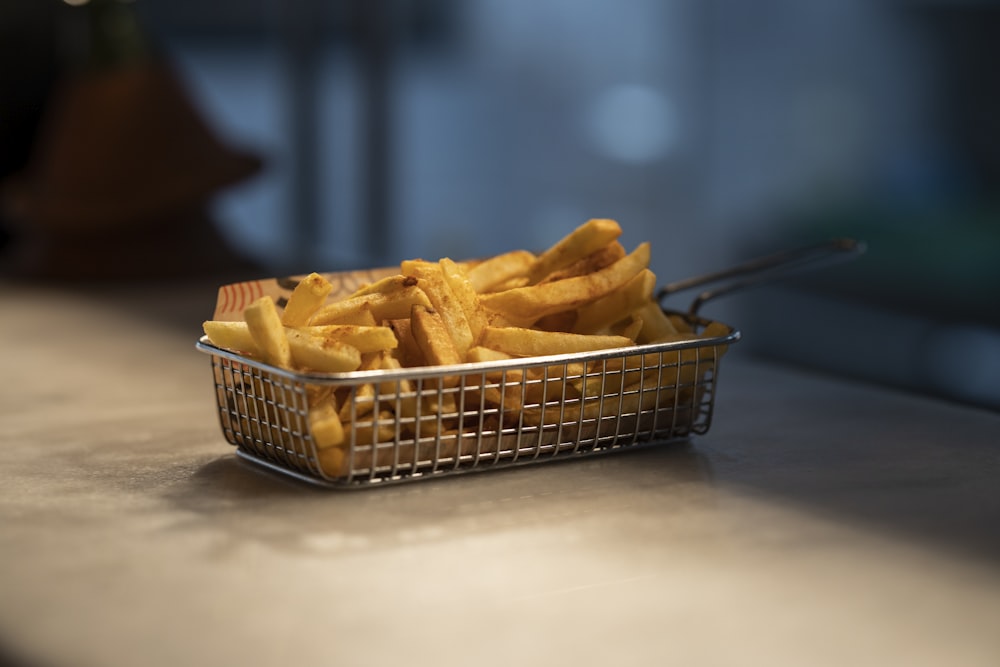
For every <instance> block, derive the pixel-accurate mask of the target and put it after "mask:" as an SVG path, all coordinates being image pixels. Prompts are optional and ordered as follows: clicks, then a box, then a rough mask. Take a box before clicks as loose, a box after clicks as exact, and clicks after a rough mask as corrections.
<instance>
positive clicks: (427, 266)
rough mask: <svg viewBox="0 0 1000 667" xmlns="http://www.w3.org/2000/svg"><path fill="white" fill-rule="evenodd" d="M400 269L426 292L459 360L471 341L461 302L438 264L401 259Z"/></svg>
mask: <svg viewBox="0 0 1000 667" xmlns="http://www.w3.org/2000/svg"><path fill="white" fill-rule="evenodd" d="M401 268H402V270H403V274H404V275H406V276H413V277H414V278H416V279H417V287H419V288H420V289H421V290H423V292H424V293H425V294H426V295H427V298H428V299H429V300H430V302H431V307H432V308H433V309H434V311H435V312H436V313H437V314H438V315H439V316H440V317H441V321H442V322H443V323H444V326H445V330H446V331H447V332H448V334H449V335H450V336H451V340H452V342H453V343H454V347H455V351H456V352H458V358H459V362H461V361H463V360H464V359H465V353H466V352H468V351H469V348H470V347H472V344H473V336H472V328H471V327H470V326H469V320H468V318H467V317H466V316H465V309H464V307H463V304H462V303H461V301H460V300H459V299H458V298H457V297H456V296H455V292H454V291H453V290H452V288H451V285H449V283H448V281H447V280H446V279H445V275H444V271H443V270H442V266H441V264H439V263H437V262H423V261H420V260H411V261H406V262H403V263H402V265H401Z"/></svg>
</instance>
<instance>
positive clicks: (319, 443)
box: [309, 401, 344, 449]
mask: <svg viewBox="0 0 1000 667" xmlns="http://www.w3.org/2000/svg"><path fill="white" fill-rule="evenodd" d="M309 432H310V433H311V434H312V439H313V442H314V443H315V444H316V447H317V448H318V449H326V448H327V447H334V446H336V445H339V444H341V443H342V442H344V425H343V423H342V422H341V421H340V417H339V416H338V415H337V406H336V404H334V402H333V401H328V402H326V403H323V404H321V405H319V406H317V407H315V408H312V409H311V410H310V411H309Z"/></svg>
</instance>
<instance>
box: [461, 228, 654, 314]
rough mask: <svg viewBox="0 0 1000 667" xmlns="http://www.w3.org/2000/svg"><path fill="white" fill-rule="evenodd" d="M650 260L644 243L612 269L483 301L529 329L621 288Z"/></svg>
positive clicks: (507, 293)
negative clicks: (544, 320)
mask: <svg viewBox="0 0 1000 667" xmlns="http://www.w3.org/2000/svg"><path fill="white" fill-rule="evenodd" d="M649 257H650V251H649V244H648V243H642V244H640V245H639V246H638V247H637V248H636V249H635V250H634V251H632V252H631V253H630V254H628V255H626V256H625V257H623V258H622V259H620V260H618V261H617V262H615V263H614V264H612V265H611V266H609V267H606V268H604V269H601V270H600V271H596V272H594V273H592V274H589V275H586V276H578V277H575V278H567V279H565V280H560V281H558V282H554V283H546V284H543V285H531V286H529V287H520V288H517V289H511V290H507V291H505V292H497V293H492V294H484V295H482V296H481V298H480V301H481V302H482V304H483V306H485V307H486V308H487V309H489V310H493V311H495V312H498V313H500V314H501V315H503V316H504V317H505V318H507V319H508V320H509V321H510V322H512V323H515V324H518V325H520V326H529V325H531V324H532V323H534V322H536V321H538V319H540V318H542V317H544V316H545V315H551V314H552V313H558V312H560V311H564V310H569V309H571V308H578V307H580V306H582V305H584V304H587V303H590V302H592V301H596V300H597V299H599V298H601V297H603V296H605V295H606V294H608V293H610V292H612V291H614V290H616V289H618V288H619V287H621V286H622V285H624V284H625V283H627V282H628V281H629V280H631V279H632V278H633V277H634V276H635V275H636V274H637V273H639V272H640V271H643V270H644V269H646V268H647V267H648V265H649Z"/></svg>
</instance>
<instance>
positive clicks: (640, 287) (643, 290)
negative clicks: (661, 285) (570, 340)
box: [573, 269, 656, 333]
mask: <svg viewBox="0 0 1000 667" xmlns="http://www.w3.org/2000/svg"><path fill="white" fill-rule="evenodd" d="M655 287H656V275H655V274H654V273H653V272H652V271H650V270H649V269H644V270H643V271H640V272H639V273H637V274H636V275H635V276H633V277H632V279H631V280H629V281H628V282H627V283H625V284H624V285H622V286H621V287H620V288H618V289H616V290H614V291H613V292H611V293H610V294H608V295H607V296H603V297H601V298H600V299H597V300H596V301H593V302H591V303H588V304H586V305H584V306H581V307H580V308H579V309H578V310H577V313H576V322H575V323H574V325H573V331H574V332H575V333H597V332H598V331H601V330H602V329H605V328H607V327H610V326H611V325H612V324H614V323H615V322H618V321H619V320H622V319H624V318H626V317H628V316H629V315H630V314H632V313H633V312H634V311H635V310H637V309H638V308H639V307H640V306H642V305H643V304H645V303H647V302H648V301H649V300H650V298H651V296H652V294H653V289H654V288H655Z"/></svg>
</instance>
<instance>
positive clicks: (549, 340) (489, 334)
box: [482, 327, 635, 357]
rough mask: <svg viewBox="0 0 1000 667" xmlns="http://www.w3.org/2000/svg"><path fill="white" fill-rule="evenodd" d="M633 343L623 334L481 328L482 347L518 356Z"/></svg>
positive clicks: (624, 345) (591, 350)
mask: <svg viewBox="0 0 1000 667" xmlns="http://www.w3.org/2000/svg"><path fill="white" fill-rule="evenodd" d="M634 344H635V342H634V341H632V340H631V339H629V338H625V337H624V336H604V335H591V334H573V333H563V332H560V331H539V330H537V329H525V328H521V327H502V328H500V327H487V328H486V329H484V330H483V339H482V346H483V347H487V348H490V349H493V350H499V351H500V352H504V353H506V354H510V355H512V356H518V357H540V356H545V355H550V354H571V353H579V352H593V351H595V350H606V349H611V348H618V347H629V346H631V345H634Z"/></svg>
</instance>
